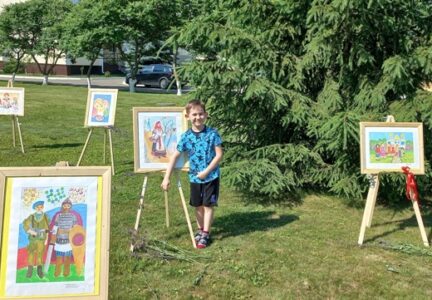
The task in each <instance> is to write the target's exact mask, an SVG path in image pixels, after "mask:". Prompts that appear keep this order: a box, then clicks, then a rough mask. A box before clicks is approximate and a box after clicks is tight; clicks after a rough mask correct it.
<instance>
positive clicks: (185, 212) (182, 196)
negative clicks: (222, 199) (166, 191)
mask: <svg viewBox="0 0 432 300" xmlns="http://www.w3.org/2000/svg"><path fill="white" fill-rule="evenodd" d="M177 186H178V189H179V193H180V198H181V201H182V206H183V211H184V214H185V217H186V222H187V225H188V228H189V234H190V237H191V240H192V245H193V247H194V248H196V247H197V246H196V242H195V238H194V234H193V230H192V224H191V221H190V218H189V212H188V209H187V206H186V201H185V197H184V194H183V190H182V188H181V182H180V176H179V175H178V173H177Z"/></svg>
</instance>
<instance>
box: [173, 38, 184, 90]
mask: <svg viewBox="0 0 432 300" xmlns="http://www.w3.org/2000/svg"><path fill="white" fill-rule="evenodd" d="M173 50H174V51H173V52H174V55H173V63H172V67H173V72H174V78H175V82H176V86H177V96H181V95H182V87H181V82H180V78H179V76H178V73H177V54H178V49H177V45H174V49H173Z"/></svg>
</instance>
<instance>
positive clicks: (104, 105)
mask: <svg viewBox="0 0 432 300" xmlns="http://www.w3.org/2000/svg"><path fill="white" fill-rule="evenodd" d="M95 98H96V99H95V100H94V102H93V109H92V116H91V121H92V122H105V123H106V122H108V119H109V111H110V104H111V95H100V94H96V95H95Z"/></svg>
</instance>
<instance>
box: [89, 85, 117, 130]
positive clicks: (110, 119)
mask: <svg viewBox="0 0 432 300" xmlns="http://www.w3.org/2000/svg"><path fill="white" fill-rule="evenodd" d="M117 94H118V90H117V89H89V91H88V96H87V109H86V116H85V121H84V126H85V127H108V126H114V120H115V113H116V105H117Z"/></svg>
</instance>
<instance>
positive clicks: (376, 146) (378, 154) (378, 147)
mask: <svg viewBox="0 0 432 300" xmlns="http://www.w3.org/2000/svg"><path fill="white" fill-rule="evenodd" d="M374 150H375V157H376V158H380V152H381V149H380V146H379V144H376V145H375V148H374Z"/></svg>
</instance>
